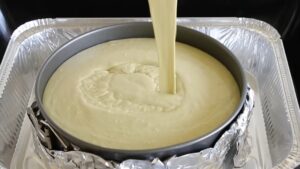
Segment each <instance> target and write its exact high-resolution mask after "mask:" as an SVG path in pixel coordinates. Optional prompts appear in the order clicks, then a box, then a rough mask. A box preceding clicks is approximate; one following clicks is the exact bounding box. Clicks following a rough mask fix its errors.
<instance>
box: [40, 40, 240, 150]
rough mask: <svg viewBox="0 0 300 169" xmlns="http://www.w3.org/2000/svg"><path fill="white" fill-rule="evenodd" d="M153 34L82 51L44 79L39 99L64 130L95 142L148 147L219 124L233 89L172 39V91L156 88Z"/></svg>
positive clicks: (202, 57)
mask: <svg viewBox="0 0 300 169" xmlns="http://www.w3.org/2000/svg"><path fill="white" fill-rule="evenodd" d="M157 60H158V56H157V50H156V45H155V41H154V39H147V38H137V39H124V40H116V41H111V42H107V43H103V44H100V45H97V46H95V47H92V48H89V49H86V50H84V51H82V52H80V53H78V54H76V55H75V56H73V57H72V58H71V59H69V60H67V61H66V62H65V63H64V64H63V65H61V66H60V67H59V68H58V70H57V71H56V72H55V73H54V74H53V76H52V77H51V78H50V80H49V82H48V84H47V87H46V89H45V92H44V97H43V103H44V105H45V109H46V111H47V112H48V113H49V115H50V117H51V118H52V119H53V120H54V121H55V122H56V123H57V124H58V125H59V126H60V127H61V128H63V129H64V130H65V131H67V132H69V133H70V134H72V135H74V136H76V137H78V138H80V139H82V140H84V141H86V142H90V143H93V144H96V145H99V146H103V147H108V148H116V149H130V150H133V149H134V150H136V149H152V148H159V147H164V146H170V145H174V144H178V143H182V142H186V141H188V140H191V139H194V138H197V137H199V136H202V135H204V134H207V133H208V132H210V131H212V130H213V129H215V128H216V127H218V126H220V125H221V124H222V123H224V121H226V120H227V119H228V118H229V117H230V116H231V114H232V112H233V111H234V110H235V108H236V107H237V105H238V103H239V99H240V93H239V88H238V86H237V84H236V82H235V80H234V78H233V76H232V75H231V73H230V72H229V71H228V70H227V69H226V68H225V67H224V66H223V65H222V64H221V63H220V62H219V61H217V60H216V59H214V58H213V57H211V56H210V55H208V54H206V53H204V52H203V51H201V50H199V49H196V48H194V47H191V46H188V45H185V44H182V43H176V60H177V61H176V62H177V64H176V73H177V89H176V91H177V93H176V94H175V95H171V94H165V93H160V92H158V90H159V85H158V83H159V82H158V79H159V73H158V72H159V70H158V63H157Z"/></svg>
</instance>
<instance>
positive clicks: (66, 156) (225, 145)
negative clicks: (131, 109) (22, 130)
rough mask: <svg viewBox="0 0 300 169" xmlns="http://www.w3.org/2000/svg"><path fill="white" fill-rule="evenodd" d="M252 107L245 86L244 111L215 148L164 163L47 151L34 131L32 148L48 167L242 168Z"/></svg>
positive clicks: (123, 168)
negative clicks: (119, 160) (112, 159)
mask: <svg viewBox="0 0 300 169" xmlns="http://www.w3.org/2000/svg"><path fill="white" fill-rule="evenodd" d="M253 108H254V91H253V90H252V89H251V88H250V87H248V92H247V97H246V101H245V103H244V107H243V110H242V112H241V114H240V115H239V116H238V118H237V120H236V121H235V122H233V123H232V124H231V126H230V128H229V129H228V130H227V131H225V132H224V133H223V134H222V136H221V137H220V138H219V140H218V141H217V142H216V144H215V145H214V147H212V148H207V149H204V150H202V151H200V152H197V153H191V154H186V155H182V156H178V157H176V156H173V157H171V158H170V159H168V160H166V161H161V160H160V159H158V158H156V159H154V160H152V161H148V160H134V159H129V160H125V161H123V162H121V163H116V162H114V161H107V160H105V159H103V158H101V157H100V156H97V155H94V154H91V153H86V152H82V151H57V150H49V149H48V148H46V147H45V146H43V145H42V144H41V142H40V141H39V139H38V137H37V135H36V132H33V134H34V137H33V138H34V143H35V144H34V146H35V147H34V148H35V151H36V152H37V154H38V155H39V156H40V158H41V159H42V160H43V161H44V162H45V163H46V164H48V165H49V168H62V169H104V168H108V169H196V168H197V169H198V168H233V167H242V166H244V165H245V162H246V160H247V155H248V154H249V153H250V150H251V148H250V145H249V144H248V143H247V139H246V138H247V134H248V132H247V128H248V125H249V122H250V118H251V115H252V110H253Z"/></svg>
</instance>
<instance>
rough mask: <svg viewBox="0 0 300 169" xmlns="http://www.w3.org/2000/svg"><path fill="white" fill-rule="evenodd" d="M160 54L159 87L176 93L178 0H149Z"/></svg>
mask: <svg viewBox="0 0 300 169" xmlns="http://www.w3.org/2000/svg"><path fill="white" fill-rule="evenodd" d="M148 2H149V7H150V12H151V18H152V24H153V28H154V33H155V40H156V45H157V50H158V56H159V89H160V91H161V92H165V93H170V94H175V93H176V73H175V72H176V68H175V39H176V11H177V10H176V9H177V0H148Z"/></svg>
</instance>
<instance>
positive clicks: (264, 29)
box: [0, 18, 300, 169]
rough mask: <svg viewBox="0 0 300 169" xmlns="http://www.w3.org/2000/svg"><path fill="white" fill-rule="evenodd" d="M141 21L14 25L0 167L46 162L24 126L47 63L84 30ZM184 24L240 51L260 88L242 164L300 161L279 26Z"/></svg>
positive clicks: (298, 122) (3, 88)
mask: <svg viewBox="0 0 300 169" xmlns="http://www.w3.org/2000/svg"><path fill="white" fill-rule="evenodd" d="M135 21H150V19H148V18H122V19H121V18H114V19H113V18H105V19H104V18H93V19H90V18H69V19H64V18H58V19H40V20H34V21H31V22H28V23H26V24H24V25H22V26H20V27H19V28H18V29H16V30H15V32H14V33H13V35H12V37H11V40H10V42H9V45H8V47H7V50H6V52H5V55H4V58H3V61H2V63H1V66H0V168H24V167H26V166H29V168H30V167H31V168H32V167H33V166H35V165H36V166H38V167H37V168H41V166H43V165H44V164H41V163H39V162H38V158H37V157H34V152H31V149H30V144H32V141H31V138H30V136H31V134H30V132H31V131H30V130H26V127H25V128H24V126H26V125H27V126H28V123H27V122H26V121H27V120H26V118H25V120H24V114H25V111H26V107H27V105H28V102H29V99H30V95H31V91H32V89H33V85H34V81H35V78H36V76H37V72H38V70H39V68H40V67H41V65H42V63H43V61H44V60H45V59H46V58H47V57H48V56H50V55H51V53H52V52H53V51H55V50H56V49H57V48H58V47H60V46H61V45H63V44H64V43H66V42H67V41H69V40H70V39H73V38H74V37H76V36H78V35H80V34H83V33H85V32H87V31H90V30H93V29H96V28H100V27H103V26H108V25H113V24H118V23H124V22H135ZM178 24H179V25H183V26H187V27H190V28H193V29H195V30H198V31H201V32H203V33H205V34H208V35H210V36H212V37H213V38H215V39H217V40H218V41H220V42H221V43H223V44H224V45H225V46H227V47H228V48H229V49H230V50H231V51H232V52H233V53H234V54H235V55H236V56H237V57H238V59H239V60H240V62H241V63H242V65H243V68H244V69H245V71H246V72H247V79H248V81H249V82H250V85H252V87H253V86H254V87H253V88H254V90H255V93H256V98H255V99H256V107H255V110H254V113H253V118H252V119H251V122H250V126H249V128H250V135H249V138H248V140H249V143H250V144H251V154H250V156H249V157H248V161H247V163H246V165H245V166H242V167H241V168H254V169H255V168H293V167H295V166H297V165H298V164H299V163H300V149H299V148H300V147H299V143H300V117H299V105H298V102H297V98H296V95H295V90H294V86H293V83H292V79H291V75H290V71H289V67H288V63H287V59H286V56H285V52H284V48H283V44H282V40H281V39H280V35H279V34H278V32H277V31H276V30H275V29H274V28H273V27H272V26H270V25H268V24H267V23H265V22H262V21H259V20H255V19H248V18H178ZM23 121H24V125H22V124H23ZM21 128H22V132H21V136H20V137H19V134H20V130H21ZM18 139H19V141H18ZM17 142H18V145H17V146H16V144H17ZM16 147H17V148H16ZM29 159H30V160H29ZM32 159H34V160H32ZM34 164H35V165H34ZM27 168H28V167H27Z"/></svg>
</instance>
